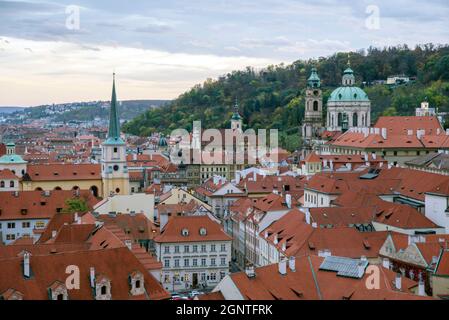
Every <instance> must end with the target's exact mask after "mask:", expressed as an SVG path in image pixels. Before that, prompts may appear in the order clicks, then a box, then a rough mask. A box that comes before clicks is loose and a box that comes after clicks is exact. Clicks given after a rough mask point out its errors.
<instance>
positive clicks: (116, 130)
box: [108, 72, 120, 139]
mask: <svg viewBox="0 0 449 320" xmlns="http://www.w3.org/2000/svg"><path fill="white" fill-rule="evenodd" d="M108 138H113V139H118V138H120V121H119V118H118V110H117V95H116V93H115V72H114V73H113V74H112V98H111V109H110V112H109V131H108Z"/></svg>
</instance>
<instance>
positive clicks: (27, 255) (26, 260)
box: [23, 251, 31, 278]
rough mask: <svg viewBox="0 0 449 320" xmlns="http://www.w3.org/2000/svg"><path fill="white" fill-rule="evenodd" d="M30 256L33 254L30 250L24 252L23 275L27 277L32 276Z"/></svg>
mask: <svg viewBox="0 0 449 320" xmlns="http://www.w3.org/2000/svg"><path fill="white" fill-rule="evenodd" d="M30 256H31V254H30V253H29V252H28V251H25V252H24V253H23V276H24V277H25V278H29V277H30V276H31V271H30Z"/></svg>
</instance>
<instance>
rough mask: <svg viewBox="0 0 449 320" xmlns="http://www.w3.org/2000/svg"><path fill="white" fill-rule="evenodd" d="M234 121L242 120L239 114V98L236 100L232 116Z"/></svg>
mask: <svg viewBox="0 0 449 320" xmlns="http://www.w3.org/2000/svg"><path fill="white" fill-rule="evenodd" d="M232 119H233V120H240V119H241V117H240V114H239V104H238V101H237V98H235V104H234V112H233V114H232Z"/></svg>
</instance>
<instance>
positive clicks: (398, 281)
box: [394, 273, 402, 291]
mask: <svg viewBox="0 0 449 320" xmlns="http://www.w3.org/2000/svg"><path fill="white" fill-rule="evenodd" d="M394 286H395V287H396V289H397V290H399V291H401V289H402V275H401V274H400V273H397V274H396V279H395V281H394Z"/></svg>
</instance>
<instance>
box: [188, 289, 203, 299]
mask: <svg viewBox="0 0 449 320" xmlns="http://www.w3.org/2000/svg"><path fill="white" fill-rule="evenodd" d="M202 294H204V292H201V291H197V290H193V291H191V292H190V293H189V297H190V298H191V299H193V298H195V297H196V296H199V295H202Z"/></svg>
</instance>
